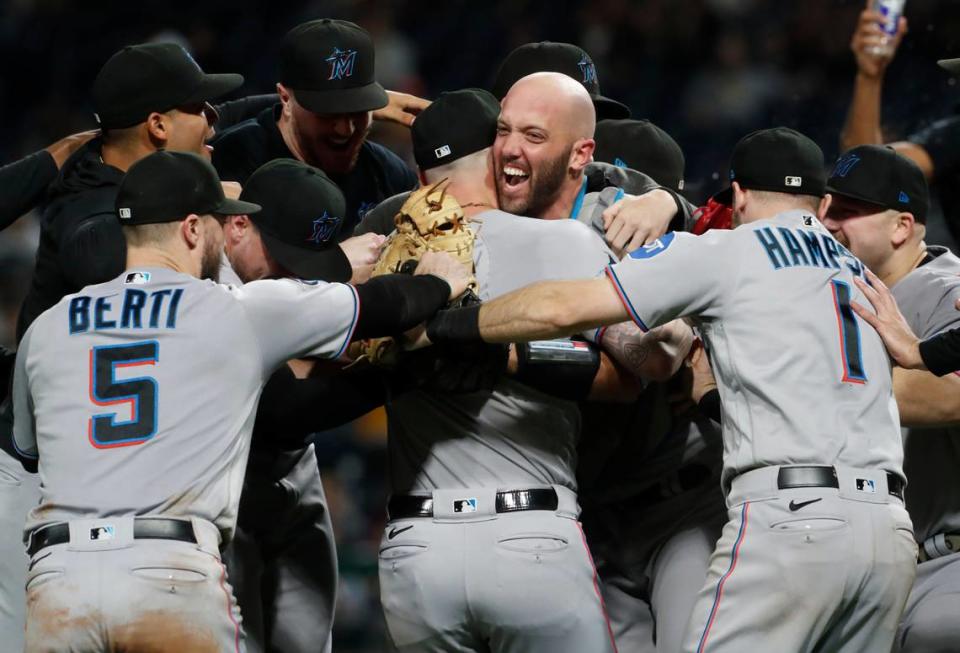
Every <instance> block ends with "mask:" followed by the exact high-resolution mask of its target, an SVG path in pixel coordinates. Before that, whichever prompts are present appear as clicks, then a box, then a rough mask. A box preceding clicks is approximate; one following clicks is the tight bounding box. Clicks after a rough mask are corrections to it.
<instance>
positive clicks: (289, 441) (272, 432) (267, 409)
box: [253, 365, 387, 449]
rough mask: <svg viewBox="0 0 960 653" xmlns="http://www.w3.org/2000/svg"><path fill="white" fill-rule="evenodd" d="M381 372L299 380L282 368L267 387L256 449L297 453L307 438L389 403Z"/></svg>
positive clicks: (259, 414) (255, 434)
mask: <svg viewBox="0 0 960 653" xmlns="http://www.w3.org/2000/svg"><path fill="white" fill-rule="evenodd" d="M386 388H387V385H386V383H385V382H384V380H383V377H382V374H381V373H380V370H377V369H374V368H368V369H365V370H360V371H353V370H343V371H337V372H330V373H323V372H322V373H320V374H318V375H317V376H311V377H309V378H306V379H298V378H297V377H296V376H295V375H294V373H293V370H291V369H290V368H289V367H288V366H286V365H284V366H283V367H281V368H280V369H279V370H277V371H276V372H274V373H273V376H271V377H270V380H269V381H267V384H266V385H265V386H264V388H263V394H261V395H260V403H259V405H258V407H257V419H256V422H255V423H254V427H253V445H254V447H257V446H259V445H268V446H272V447H280V448H290V449H299V448H301V447H304V446H306V444H307V442H306V438H307V436H309V435H311V434H313V433H316V432H318V431H326V430H328V429H333V428H336V427H338V426H342V425H344V424H346V423H347V422H350V421H352V420H355V419H357V418H358V417H361V416H362V415H366V414H367V413H369V412H370V411H371V410H373V409H374V408H377V407H378V406H382V405H383V404H384V402H385V401H386Z"/></svg>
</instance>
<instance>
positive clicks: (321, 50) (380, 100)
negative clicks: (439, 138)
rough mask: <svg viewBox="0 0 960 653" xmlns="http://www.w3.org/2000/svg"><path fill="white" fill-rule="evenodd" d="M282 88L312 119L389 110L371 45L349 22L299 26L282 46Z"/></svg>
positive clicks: (324, 20)
mask: <svg viewBox="0 0 960 653" xmlns="http://www.w3.org/2000/svg"><path fill="white" fill-rule="evenodd" d="M280 83H282V84H283V85H284V86H286V87H287V88H290V89H292V90H293V95H294V97H296V98H297V102H299V103H300V104H301V105H303V106H304V107H305V108H307V109H309V110H310V111H312V112H314V113H319V114H330V113H357V112H360V111H372V110H374V109H382V108H383V107H385V106H387V92H386V91H384V90H383V87H382V86H380V84H378V83H377V82H376V80H375V78H374V51H373V40H372V39H371V38H370V35H369V34H368V33H367V31H366V30H365V29H363V28H362V27H360V26H359V25H354V24H353V23H351V22H348V21H346V20H333V19H331V18H322V19H320V20H311V21H310V22H308V23H303V24H302V25H297V26H296V27H294V28H293V29H292V30H290V31H289V32H287V34H286V36H284V37H283V43H282V44H281V45H280Z"/></svg>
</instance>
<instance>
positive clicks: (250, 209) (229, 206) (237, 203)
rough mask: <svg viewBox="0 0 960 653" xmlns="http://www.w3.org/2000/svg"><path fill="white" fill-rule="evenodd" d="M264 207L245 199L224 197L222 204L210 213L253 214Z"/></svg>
mask: <svg viewBox="0 0 960 653" xmlns="http://www.w3.org/2000/svg"><path fill="white" fill-rule="evenodd" d="M261 208H263V207H261V206H260V205H259V204H254V203H253V202H244V201H243V200H232V199H230V198H229V197H227V198H224V200H223V201H222V202H220V204H218V205H217V206H215V207H214V208H213V210H211V211H210V213H212V214H214V215H253V214H254V213H258V212H259V211H260V209H261Z"/></svg>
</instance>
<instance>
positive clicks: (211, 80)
mask: <svg viewBox="0 0 960 653" xmlns="http://www.w3.org/2000/svg"><path fill="white" fill-rule="evenodd" d="M241 86H243V75H238V74H236V73H223V74H220V75H204V76H203V80H202V81H201V82H200V85H199V86H197V88H196V89H195V90H194V91H193V93H191V94H190V97H188V98H187V99H186V100H184V101H183V104H193V103H194V102H207V101H209V100H215V99H217V98H218V97H220V96H222V95H226V94H227V93H229V92H231V91H235V90H237V89H238V88H240V87H241Z"/></svg>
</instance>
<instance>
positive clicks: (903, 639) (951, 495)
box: [891, 247, 960, 653]
mask: <svg viewBox="0 0 960 653" xmlns="http://www.w3.org/2000/svg"><path fill="white" fill-rule="evenodd" d="M927 253H928V255H929V256H930V257H932V260H928V261H926V262H925V263H924V264H923V265H921V266H920V267H918V268H916V269H914V270H913V271H911V272H910V273H909V274H908V275H907V276H905V277H904V278H903V279H901V280H900V281H899V282H897V284H896V285H894V286H893V288H892V289H891V290H892V292H893V295H894V297H895V298H896V300H897V304H898V305H899V307H900V311H901V312H902V313H903V315H904V317H905V318H906V319H907V322H908V323H909V324H910V328H911V329H913V331H914V333H916V334H917V335H918V336H919V337H921V338H929V337H930V336H933V335H936V334H938V333H940V332H942V331H945V330H947V329H952V328H956V327H957V326H960V312H958V311H957V310H956V309H955V308H954V302H955V301H956V299H957V298H958V297H960V258H957V257H956V256H955V255H954V254H953V253H951V252H950V251H948V250H947V249H945V248H943V247H928V248H927ZM904 454H905V455H904V463H903V464H904V471H905V472H906V474H907V479H908V480H909V481H910V487H909V489H908V491H907V494H906V500H907V510H908V511H909V512H910V518H911V519H912V520H913V527H914V532H915V534H916V538H917V542H919V543H920V546H921V547H923V548H924V549H925V550H926V551H927V553H928V555H931V557H932V556H934V555H936V556H937V557H932V559H928V560H926V561H925V562H922V563H920V564H919V565H918V566H917V578H916V580H915V582H914V584H913V588H912V589H911V591H910V597H909V598H908V599H907V605H906V607H905V608H904V611H903V617H902V619H901V622H900V630H899V632H898V634H897V642H896V647H895V649H894V650H895V651H898V653H925V652H927V651H950V650H954V649H955V648H956V645H957V642H958V641H960V622H958V620H957V618H956V615H957V611H958V610H960V553H958V552H956V551H954V552H953V553H950V549H949V547H946V546H944V544H945V541H942V540H941V537H942V536H941V534H945V533H960V482H958V481H957V469H958V468H960V429H958V428H932V429H905V430H904Z"/></svg>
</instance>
